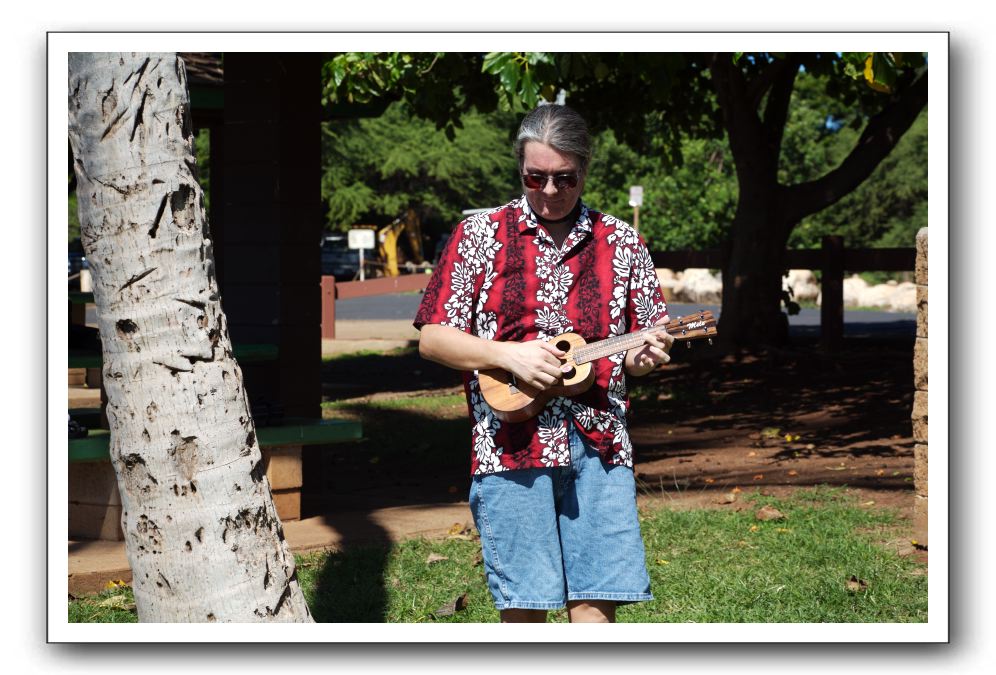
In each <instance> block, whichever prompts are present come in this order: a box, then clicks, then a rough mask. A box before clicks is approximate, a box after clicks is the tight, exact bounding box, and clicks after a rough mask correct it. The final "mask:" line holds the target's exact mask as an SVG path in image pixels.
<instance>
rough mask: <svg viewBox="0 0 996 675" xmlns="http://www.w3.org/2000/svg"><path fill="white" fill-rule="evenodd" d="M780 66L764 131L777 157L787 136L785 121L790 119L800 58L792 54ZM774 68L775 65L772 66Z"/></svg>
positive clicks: (765, 118)
mask: <svg viewBox="0 0 996 675" xmlns="http://www.w3.org/2000/svg"><path fill="white" fill-rule="evenodd" d="M778 65H779V66H780V67H779V68H778V69H777V70H778V72H777V73H776V74H775V77H774V79H773V81H772V86H771V94H770V95H769V96H768V105H767V106H765V108H764V133H765V138H766V140H767V143H768V145H769V147H770V149H771V152H772V153H774V156H775V157H780V156H781V147H782V138H783V137H784V136H785V123H786V121H787V120H788V111H789V102H790V101H791V100H792V90H793V89H794V88H795V78H796V76H797V75H798V74H799V60H798V58H797V57H795V56H790V57H788V58H786V59H784V60H782V61H780V62H779V63H778ZM772 69H774V67H772Z"/></svg>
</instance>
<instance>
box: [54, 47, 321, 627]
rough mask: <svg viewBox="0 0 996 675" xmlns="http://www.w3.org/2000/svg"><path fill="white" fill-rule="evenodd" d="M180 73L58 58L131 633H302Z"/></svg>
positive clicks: (302, 607)
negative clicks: (197, 628)
mask: <svg viewBox="0 0 996 675" xmlns="http://www.w3.org/2000/svg"><path fill="white" fill-rule="evenodd" d="M189 110H190V105H189V94H188V92H187V82H186V72H185V69H184V65H183V61H182V60H181V59H180V58H179V57H177V56H176V55H175V54H134V53H133V54H107V53H100V54H90V53H86V54H84V53H74V54H70V56H69V138H70V142H71V144H72V149H73V154H74V157H75V160H74V165H75V173H76V179H77V183H78V194H79V200H78V201H79V219H80V227H81V236H82V239H83V247H84V250H85V252H86V256H87V258H88V259H89V261H90V269H91V271H92V273H93V286H94V298H95V301H96V305H97V316H98V321H99V324H100V336H101V342H102V343H103V374H104V383H105V388H106V391H107V399H108V403H107V418H108V421H109V423H110V429H111V445H110V454H111V463H112V465H113V467H114V471H115V473H116V475H117V479H118V488H119V490H120V493H121V501H122V511H123V513H122V522H121V525H122V529H123V530H124V534H125V543H126V547H127V552H128V561H129V563H130V565H131V569H132V573H133V576H134V582H133V585H134V592H135V603H136V607H137V610H138V616H139V619H140V620H141V621H157V622H158V621H185V622H211V621H219V622H250V621H293V622H310V621H311V620H312V619H311V616H310V613H309V611H308V607H307V605H306V603H305V600H304V596H303V594H302V592H301V589H300V587H299V586H298V583H297V577H296V574H295V568H294V558H293V555H292V554H291V553H290V550H289V548H288V546H287V544H286V542H285V541H284V538H283V530H282V527H281V524H280V520H279V518H278V517H277V513H276V510H275V508H274V505H273V500H272V497H271V494H270V488H269V483H268V481H267V478H266V475H265V473H264V470H263V462H262V455H261V452H260V448H259V444H258V442H257V440H256V433H255V426H254V423H253V420H252V416H251V415H250V413H249V408H248V405H247V403H246V392H245V389H244V387H243V384H242V372H241V370H240V369H239V366H238V364H237V363H236V361H235V359H234V358H233V356H232V345H231V340H230V339H229V335H228V329H227V326H226V321H225V314H224V312H223V311H222V308H221V298H220V297H219V295H218V285H217V281H216V279H215V277H214V271H213V268H214V258H213V254H212V251H211V239H210V234H209V231H208V223H207V218H206V215H205V211H204V207H203V201H202V191H201V188H200V186H199V185H198V183H197V181H196V179H195V177H194V174H195V171H196V164H195V162H194V156H193V142H194V140H193V134H192V132H191V124H190V116H189Z"/></svg>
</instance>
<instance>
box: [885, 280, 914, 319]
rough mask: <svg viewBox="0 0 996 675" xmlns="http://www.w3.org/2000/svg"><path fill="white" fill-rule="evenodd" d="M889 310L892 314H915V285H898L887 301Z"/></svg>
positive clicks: (906, 283) (907, 283) (903, 283)
mask: <svg viewBox="0 0 996 675" xmlns="http://www.w3.org/2000/svg"><path fill="white" fill-rule="evenodd" d="M889 309H890V310H892V311H893V312H909V313H910V314H912V313H913V312H916V310H917V305H916V284H914V283H912V282H910V281H904V282H902V283H900V284H898V285H897V286H896V287H895V289H894V290H893V292H892V297H891V298H890V299H889Z"/></svg>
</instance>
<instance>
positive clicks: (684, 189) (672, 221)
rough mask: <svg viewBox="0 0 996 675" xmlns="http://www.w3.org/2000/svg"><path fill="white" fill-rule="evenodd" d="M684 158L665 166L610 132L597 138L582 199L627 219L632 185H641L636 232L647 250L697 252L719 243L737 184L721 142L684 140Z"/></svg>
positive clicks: (730, 217) (630, 211) (729, 217)
mask: <svg viewBox="0 0 996 675" xmlns="http://www.w3.org/2000/svg"><path fill="white" fill-rule="evenodd" d="M680 151H681V154H682V156H683V158H684V161H683V163H682V165H681V166H680V167H672V168H671V169H670V170H669V169H668V167H667V166H666V165H665V163H664V162H663V161H662V160H661V158H659V157H656V156H653V155H640V154H638V153H637V152H636V151H635V150H633V149H632V148H630V147H629V146H628V145H626V144H623V143H620V142H619V141H617V140H616V139H615V137H614V135H613V134H612V133H609V132H604V133H602V134H601V135H600V136H598V137H597V138H596V144H595V158H594V161H593V162H592V166H591V176H590V177H589V179H588V182H587V183H586V185H585V200H586V201H587V202H588V203H589V204H590V205H591V206H592V207H593V208H597V209H600V210H602V211H605V212H607V213H611V214H613V215H615V216H617V217H619V218H623V219H624V220H626V221H630V222H631V221H632V220H633V218H632V215H633V209H632V207H631V206H629V188H630V186H631V185H642V186H643V206H642V207H640V233H641V234H642V235H643V236H644V238H645V239H646V240H647V242H648V245H649V246H650V247H651V248H652V249H657V250H681V249H690V250H697V249H703V248H712V247H715V246H719V245H720V243H721V242H722V241H723V240H724V239H725V237H726V236H727V235H728V233H729V227H730V224H731V223H732V221H733V215H734V212H735V210H736V199H737V183H736V178H735V176H734V167H733V163H732V162H731V161H730V156H729V149H728V148H727V146H726V143H725V142H724V141H721V140H710V139H692V140H688V139H686V140H684V141H683V142H682V144H681V146H680Z"/></svg>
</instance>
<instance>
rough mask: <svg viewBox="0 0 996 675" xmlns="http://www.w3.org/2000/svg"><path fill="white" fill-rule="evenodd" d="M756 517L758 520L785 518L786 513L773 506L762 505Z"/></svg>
mask: <svg viewBox="0 0 996 675" xmlns="http://www.w3.org/2000/svg"><path fill="white" fill-rule="evenodd" d="M754 517H755V518H757V519H758V520H785V514H784V513H782V512H781V511H779V510H778V509H776V508H775V507H773V506H762V507H761V508H760V509H758V511H757V513H755V514H754Z"/></svg>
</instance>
